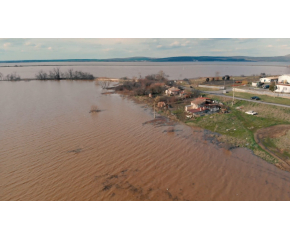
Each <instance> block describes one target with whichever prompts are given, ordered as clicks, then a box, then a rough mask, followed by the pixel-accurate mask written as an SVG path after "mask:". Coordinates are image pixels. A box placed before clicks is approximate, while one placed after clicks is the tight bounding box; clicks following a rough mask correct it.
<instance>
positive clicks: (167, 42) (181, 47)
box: [0, 38, 290, 61]
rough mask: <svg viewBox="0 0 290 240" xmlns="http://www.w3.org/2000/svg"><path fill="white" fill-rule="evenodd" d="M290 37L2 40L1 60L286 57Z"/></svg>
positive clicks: (0, 46) (0, 42) (288, 52)
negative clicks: (136, 57)
mask: <svg viewBox="0 0 290 240" xmlns="http://www.w3.org/2000/svg"><path fill="white" fill-rule="evenodd" d="M287 54H290V39H289V38H282V39H269V38H262V39H257V38H249V39H244V38H232V39H231V38H209V39H207V38H203V39H202V38H187V39H184V38H177V39H174V38H147V39H141V38H127V39H124V38H123V39H121V38H120V39H119V38H111V39H105V38H99V39H93V38H91V39H81V38H79V39H76V38H74V39H70V38H61V39H56V38H45V39H41V38H32V39H20V38H14V39H0V60H1V61H3V60H25V59H27V60H32V59H72V58H74V59H92V58H115V57H121V58H122V57H134V56H145V57H171V56H283V55H287Z"/></svg>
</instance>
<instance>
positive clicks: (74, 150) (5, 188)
mask: <svg viewBox="0 0 290 240" xmlns="http://www.w3.org/2000/svg"><path fill="white" fill-rule="evenodd" d="M101 93H102V90H101V88H100V87H99V86H96V85H95V84H94V82H86V81H59V82H57V81H29V82H24V81H22V82H0V111H1V112H0V200H289V199H290V173H289V172H284V171H282V170H280V169H278V168H276V167H275V166H273V165H271V164H268V163H267V162H265V161H264V160H262V159H260V158H258V157H256V156H254V155H252V153H251V152H250V151H249V150H247V149H234V150H231V151H229V150H226V149H224V148H222V147H221V146H219V145H218V144H215V143H211V142H210V141H209V140H207V134H206V131H203V130H201V129H194V128H190V127H187V126H184V125H181V124H176V125H174V126H173V128H174V131H168V129H169V128H172V126H171V125H170V126H168V125H166V124H165V125H162V124H161V125H160V124H157V125H156V124H143V123H146V122H147V123H148V121H150V120H152V119H153V114H152V111H151V110H150V109H147V108H146V107H145V106H144V105H140V104H136V103H134V102H133V101H131V100H128V99H126V98H124V97H122V96H120V95H118V94H109V95H102V94H101ZM92 106H93V107H95V106H97V107H98V109H100V110H102V111H101V112H96V113H89V112H90V110H91V108H92Z"/></svg>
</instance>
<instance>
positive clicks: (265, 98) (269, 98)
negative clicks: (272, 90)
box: [225, 92, 290, 105]
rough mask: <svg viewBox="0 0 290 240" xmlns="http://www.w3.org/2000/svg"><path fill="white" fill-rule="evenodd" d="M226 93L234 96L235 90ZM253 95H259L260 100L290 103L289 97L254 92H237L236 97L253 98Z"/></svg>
mask: <svg viewBox="0 0 290 240" xmlns="http://www.w3.org/2000/svg"><path fill="white" fill-rule="evenodd" d="M225 95H227V96H233V92H229V93H226V94H225ZM253 96H257V97H259V98H261V100H258V101H263V102H268V103H278V104H284V105H290V99H287V98H280V97H271V96H267V95H261V94H253V93H242V92H235V97H240V98H245V99H251V97H253Z"/></svg>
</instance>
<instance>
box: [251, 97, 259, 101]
mask: <svg viewBox="0 0 290 240" xmlns="http://www.w3.org/2000/svg"><path fill="white" fill-rule="evenodd" d="M251 99H253V100H261V98H259V97H257V96H254V97H251Z"/></svg>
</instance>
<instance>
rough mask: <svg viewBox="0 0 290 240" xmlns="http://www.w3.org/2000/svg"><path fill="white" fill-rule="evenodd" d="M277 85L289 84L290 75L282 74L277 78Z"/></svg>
mask: <svg viewBox="0 0 290 240" xmlns="http://www.w3.org/2000/svg"><path fill="white" fill-rule="evenodd" d="M278 83H282V84H290V75H287V74H284V75H282V76H280V77H279V78H278Z"/></svg>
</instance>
